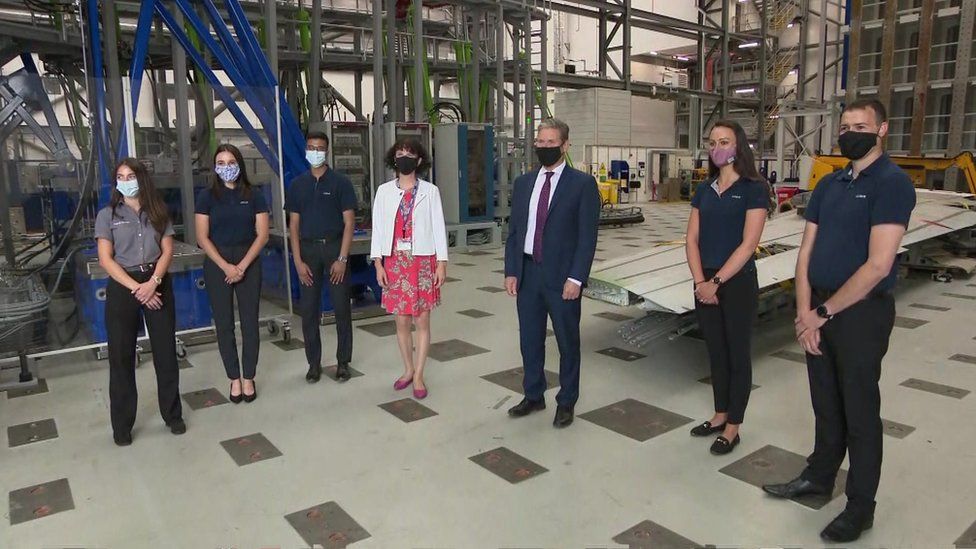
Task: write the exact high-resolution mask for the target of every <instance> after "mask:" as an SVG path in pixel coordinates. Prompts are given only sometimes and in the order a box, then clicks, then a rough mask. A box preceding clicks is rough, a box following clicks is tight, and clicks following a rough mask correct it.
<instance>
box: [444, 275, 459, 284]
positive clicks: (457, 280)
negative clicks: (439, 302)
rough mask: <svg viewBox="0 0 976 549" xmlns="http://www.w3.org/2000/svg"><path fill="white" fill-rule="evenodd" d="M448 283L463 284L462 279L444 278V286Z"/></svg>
mask: <svg viewBox="0 0 976 549" xmlns="http://www.w3.org/2000/svg"><path fill="white" fill-rule="evenodd" d="M448 282H461V279H460V278H454V277H453V276H447V277H444V284H447V283H448Z"/></svg>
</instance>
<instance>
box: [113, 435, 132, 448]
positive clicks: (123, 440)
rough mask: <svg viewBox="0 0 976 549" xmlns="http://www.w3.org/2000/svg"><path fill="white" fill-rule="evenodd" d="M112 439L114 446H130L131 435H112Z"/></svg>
mask: <svg viewBox="0 0 976 549" xmlns="http://www.w3.org/2000/svg"><path fill="white" fill-rule="evenodd" d="M112 438H114V439H115V444H116V446H128V445H130V444H132V433H126V434H124V435H114V436H113V437H112Z"/></svg>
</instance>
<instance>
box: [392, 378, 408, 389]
mask: <svg viewBox="0 0 976 549" xmlns="http://www.w3.org/2000/svg"><path fill="white" fill-rule="evenodd" d="M412 383H413V378H412V377H411V378H410V379H397V380H396V382H395V383H394V384H393V388H394V389H395V390H397V391H402V390H404V389H406V388H407V387H409V386H410V385H411V384H412Z"/></svg>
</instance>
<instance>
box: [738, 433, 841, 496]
mask: <svg viewBox="0 0 976 549" xmlns="http://www.w3.org/2000/svg"><path fill="white" fill-rule="evenodd" d="M806 466H807V458H805V457H803V456H801V455H800V454H795V453H793V452H790V451H789V450H784V449H782V448H777V447H776V446H772V445H767V446H764V447H762V448H760V449H759V450H756V451H755V452H753V453H751V454H749V455H748V456H746V457H744V458H742V459H740V460H738V461H736V462H734V463H731V464H729V465H727V466H725V467H723V468H722V469H721V470H720V471H719V472H720V473H724V474H726V475H728V476H730V477H732V478H734V479H738V480H741V481H742V482H745V483H747V484H751V485H753V486H755V487H757V488H760V489H761V488H762V486H763V485H764V484H776V483H780V482H789V481H790V480H792V479H794V478H796V477H797V476H798V475H799V474H800V473H801V472H802V471H803V469H804V468H806ZM846 483H847V471H846V470H844V469H841V470H840V471H838V473H837V480H836V481H835V482H834V491H833V493H832V494H831V496H830V497H829V498H828V497H826V496H815V495H811V496H803V497H799V498H795V499H794V500H793V501H795V502H797V503H799V504H800V505H803V506H806V507H809V508H810V509H820V508H822V507H823V506H824V505H827V504H828V503H830V501H831V500H832V499H834V498H835V497H837V496H839V495H840V494H842V493H843V492H844V486H845V485H846Z"/></svg>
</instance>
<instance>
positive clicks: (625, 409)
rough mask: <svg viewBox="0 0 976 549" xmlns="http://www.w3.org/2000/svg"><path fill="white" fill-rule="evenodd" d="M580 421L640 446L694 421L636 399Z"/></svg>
mask: <svg viewBox="0 0 976 549" xmlns="http://www.w3.org/2000/svg"><path fill="white" fill-rule="evenodd" d="M579 417H580V419H585V420H586V421H589V422H591V423H595V424H597V425H599V426H600V427H604V428H606V429H610V430H611V431H613V432H615V433H618V434H621V435H624V436H625V437H629V438H632V439H634V440H636V441H639V442H644V441H646V440H650V439H652V438H654V437H656V436H658V435H662V434H664V433H667V432H668V431H671V430H673V429H677V428H678V427H681V426H682V425H685V424H688V423H691V421H692V419H691V418H690V417H685V416H683V415H680V414H675V413H674V412H669V411H667V410H664V409H662V408H658V407H657V406H652V405H650V404H647V403H644V402H641V401H639V400H634V399H632V398H628V399H625V400H621V401H620V402H615V403H613V404H610V405H609V406H604V407H603V408H597V409H596V410H593V411H591V412H586V413H585V414H580V416H579Z"/></svg>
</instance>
